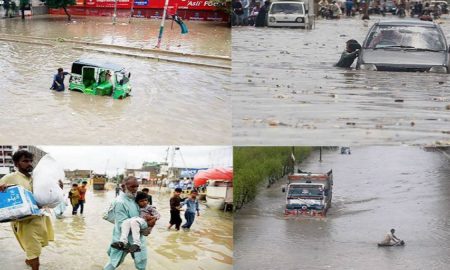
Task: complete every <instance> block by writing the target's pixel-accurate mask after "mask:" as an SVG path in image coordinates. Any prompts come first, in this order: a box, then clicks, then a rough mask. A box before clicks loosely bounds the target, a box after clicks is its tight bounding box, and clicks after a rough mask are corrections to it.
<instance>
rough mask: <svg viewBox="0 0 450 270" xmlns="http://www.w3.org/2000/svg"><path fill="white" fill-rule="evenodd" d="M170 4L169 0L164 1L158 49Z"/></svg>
mask: <svg viewBox="0 0 450 270" xmlns="http://www.w3.org/2000/svg"><path fill="white" fill-rule="evenodd" d="M116 1H117V0H116ZM168 6H169V0H166V2H165V3H164V11H163V16H162V20H161V26H160V27H159V35H158V43H157V44H156V48H158V49H159V48H160V47H161V41H162V36H163V33H164V22H165V21H166V14H167V8H168Z"/></svg>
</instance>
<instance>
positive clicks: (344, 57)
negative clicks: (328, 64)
mask: <svg viewBox="0 0 450 270" xmlns="http://www.w3.org/2000/svg"><path fill="white" fill-rule="evenodd" d="M345 44H346V48H345V50H344V52H343V53H342V54H341V58H340V59H339V61H338V62H337V63H336V64H335V65H334V66H336V67H342V68H349V67H350V66H351V65H352V64H353V62H354V61H355V59H356V58H357V57H358V55H359V50H360V49H361V45H360V44H359V43H358V41H356V40H354V39H350V40H347V42H346V43H345Z"/></svg>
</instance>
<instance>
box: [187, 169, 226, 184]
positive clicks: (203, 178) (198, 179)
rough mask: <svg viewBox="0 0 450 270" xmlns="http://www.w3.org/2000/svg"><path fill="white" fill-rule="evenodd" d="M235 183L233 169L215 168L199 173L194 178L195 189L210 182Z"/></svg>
mask: <svg viewBox="0 0 450 270" xmlns="http://www.w3.org/2000/svg"><path fill="white" fill-rule="evenodd" d="M211 179H213V180H225V181H230V182H232V181H233V169H232V168H213V169H208V170H205V171H199V172H198V173H197V174H196V175H195V177H194V187H198V186H202V185H204V184H206V182H207V181H208V180H211Z"/></svg>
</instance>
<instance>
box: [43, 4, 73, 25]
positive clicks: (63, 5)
mask: <svg viewBox="0 0 450 270" xmlns="http://www.w3.org/2000/svg"><path fill="white" fill-rule="evenodd" d="M41 1H42V2H44V3H45V5H46V6H47V7H48V8H55V9H58V8H62V9H64V12H65V13H66V15H67V19H68V20H69V21H71V20H72V16H71V15H70V14H69V12H68V11H67V7H68V6H74V5H75V4H76V2H75V0H41Z"/></svg>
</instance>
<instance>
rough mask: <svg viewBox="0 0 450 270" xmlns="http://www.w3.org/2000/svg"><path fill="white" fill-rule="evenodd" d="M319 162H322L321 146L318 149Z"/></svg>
mask: <svg viewBox="0 0 450 270" xmlns="http://www.w3.org/2000/svg"><path fill="white" fill-rule="evenodd" d="M319 162H322V146H321V147H320V150H319Z"/></svg>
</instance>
